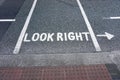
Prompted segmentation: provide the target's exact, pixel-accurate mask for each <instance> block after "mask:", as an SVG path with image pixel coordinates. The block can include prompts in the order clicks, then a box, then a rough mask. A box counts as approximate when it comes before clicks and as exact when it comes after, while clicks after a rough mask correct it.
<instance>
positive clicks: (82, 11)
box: [77, 0, 101, 51]
mask: <svg viewBox="0 0 120 80" xmlns="http://www.w3.org/2000/svg"><path fill="white" fill-rule="evenodd" d="M77 3H78V6H79V8H80V11H81V13H82V16H83V18H84V20H85V23H86V25H87V28H88V30H89V32H90V36H91V38H92V41H93V44H94V46H95V49H96V51H101V48H100V45H99V43H98V41H97V38H96V36H95V33H94V31H93V29H92V26H91V24H90V22H89V20H88V17H87V15H86V13H85V11H84V8H83V7H82V4H81V2H80V0H77Z"/></svg>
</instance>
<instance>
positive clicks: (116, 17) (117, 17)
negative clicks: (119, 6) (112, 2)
mask: <svg viewBox="0 0 120 80" xmlns="http://www.w3.org/2000/svg"><path fill="white" fill-rule="evenodd" d="M103 19H120V17H119V16H118V17H104V18H103Z"/></svg>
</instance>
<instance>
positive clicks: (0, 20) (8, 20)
mask: <svg viewBox="0 0 120 80" xmlns="http://www.w3.org/2000/svg"><path fill="white" fill-rule="evenodd" d="M15 21H16V19H0V22H15Z"/></svg>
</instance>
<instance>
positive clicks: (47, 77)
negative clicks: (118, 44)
mask: <svg viewBox="0 0 120 80" xmlns="http://www.w3.org/2000/svg"><path fill="white" fill-rule="evenodd" d="M0 80H112V78H111V76H110V74H109V72H108V69H107V67H106V66H105V65H101V64H100V65H89V66H67V67H29V68H28V67H26V68H0Z"/></svg>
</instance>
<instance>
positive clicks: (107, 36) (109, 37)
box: [97, 32, 115, 40]
mask: <svg viewBox="0 0 120 80" xmlns="http://www.w3.org/2000/svg"><path fill="white" fill-rule="evenodd" d="M97 37H106V38H107V39H108V40H111V39H112V38H113V37H115V36H114V35H113V34H110V33H108V32H105V34H99V35H97Z"/></svg>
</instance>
